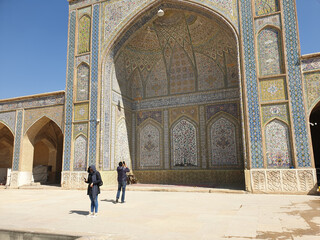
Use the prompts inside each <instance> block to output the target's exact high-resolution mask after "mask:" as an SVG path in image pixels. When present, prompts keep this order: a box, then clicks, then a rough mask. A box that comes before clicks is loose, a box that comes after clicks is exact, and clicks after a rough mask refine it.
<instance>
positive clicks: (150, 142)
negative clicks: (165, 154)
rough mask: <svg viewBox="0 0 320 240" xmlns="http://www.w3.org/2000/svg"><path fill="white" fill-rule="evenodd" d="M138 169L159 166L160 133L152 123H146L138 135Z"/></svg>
mask: <svg viewBox="0 0 320 240" xmlns="http://www.w3.org/2000/svg"><path fill="white" fill-rule="evenodd" d="M139 139H140V143H139V150H140V167H141V168H144V167H156V166H160V161H161V145H162V144H161V131H160V129H159V128H158V127H156V126H155V125H154V124H152V123H147V124H146V125H145V126H144V127H143V128H142V129H141V130H140V133H139Z"/></svg>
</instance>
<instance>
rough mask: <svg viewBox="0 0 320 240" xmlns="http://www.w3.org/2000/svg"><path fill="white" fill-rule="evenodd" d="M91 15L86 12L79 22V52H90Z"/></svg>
mask: <svg viewBox="0 0 320 240" xmlns="http://www.w3.org/2000/svg"><path fill="white" fill-rule="evenodd" d="M90 33H91V17H90V16H89V15H87V14H84V15H82V16H81V18H80V19H79V24H78V53H79V54H82V53H87V52H90V37H91V34H90Z"/></svg>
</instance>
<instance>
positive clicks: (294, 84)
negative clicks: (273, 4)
mask: <svg viewBox="0 0 320 240" xmlns="http://www.w3.org/2000/svg"><path fill="white" fill-rule="evenodd" d="M294 2H295V1H293V0H283V13H284V27H285V42H286V50H287V64H288V76H289V81H288V83H289V94H290V98H291V101H290V102H291V109H292V117H293V129H294V136H295V140H296V158H297V162H298V167H311V158H310V152H309V150H310V145H309V141H308V131H307V119H306V115H305V108H304V104H303V95H302V92H303V91H302V78H301V72H300V58H299V56H300V54H299V47H298V46H299V42H298V36H297V19H296V14H295V13H296V10H295V6H294Z"/></svg>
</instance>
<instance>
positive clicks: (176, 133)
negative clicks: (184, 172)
mask: <svg viewBox="0 0 320 240" xmlns="http://www.w3.org/2000/svg"><path fill="white" fill-rule="evenodd" d="M171 139H172V140H171V142H172V149H171V151H172V160H173V166H181V167H184V166H188V167H190V166H197V165H198V144H197V128H196V126H195V125H194V124H193V123H191V122H190V121H189V120H186V119H181V120H180V121H179V122H177V123H176V124H175V126H173V128H172V130H171Z"/></svg>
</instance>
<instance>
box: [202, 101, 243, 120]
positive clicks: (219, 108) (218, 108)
mask: <svg viewBox="0 0 320 240" xmlns="http://www.w3.org/2000/svg"><path fill="white" fill-rule="evenodd" d="M219 112H224V113H228V114H230V115H231V116H233V117H235V118H236V119H239V117H240V116H239V115H240V112H239V104H237V103H225V104H223V103H221V104H217V105H209V106H207V121H209V120H210V119H211V118H212V117H214V116H215V115H216V114H217V113H219Z"/></svg>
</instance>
